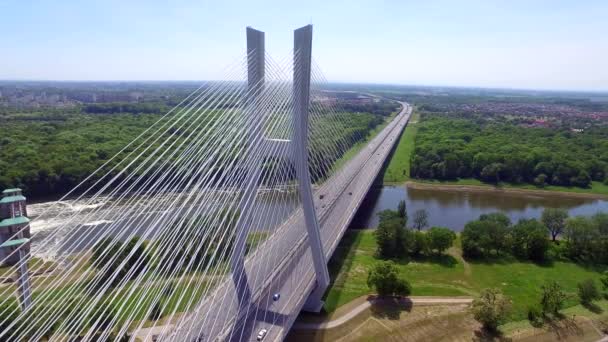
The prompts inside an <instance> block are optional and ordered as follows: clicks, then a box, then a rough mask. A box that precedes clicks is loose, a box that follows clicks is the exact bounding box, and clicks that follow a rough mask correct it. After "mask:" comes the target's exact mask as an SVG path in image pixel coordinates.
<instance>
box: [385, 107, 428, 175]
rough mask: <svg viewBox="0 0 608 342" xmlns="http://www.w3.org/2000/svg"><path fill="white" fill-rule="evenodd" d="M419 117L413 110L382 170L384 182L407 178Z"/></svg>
mask: <svg viewBox="0 0 608 342" xmlns="http://www.w3.org/2000/svg"><path fill="white" fill-rule="evenodd" d="M419 118H420V114H419V113H418V111H416V110H415V111H414V113H413V114H412V117H411V118H410V121H409V123H408V124H407V126H406V127H405V130H404V131H403V133H402V134H401V138H400V139H399V145H397V149H396V150H395V153H394V154H393V156H392V158H391V160H390V162H389V164H388V167H387V168H386V171H385V172H384V182H387V183H401V182H405V181H406V180H408V179H409V170H410V156H411V155H412V152H414V137H415V136H416V131H417V130H418V125H417V123H418V119H419Z"/></svg>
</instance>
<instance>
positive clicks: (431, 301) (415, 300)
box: [293, 297, 473, 330]
mask: <svg viewBox="0 0 608 342" xmlns="http://www.w3.org/2000/svg"><path fill="white" fill-rule="evenodd" d="M376 301H378V299H370V300H366V301H365V302H363V303H361V304H359V305H357V306H356V307H354V308H352V309H351V310H350V311H348V312H347V313H346V314H344V315H343V316H341V317H338V318H336V319H334V320H332V321H329V322H319V323H299V322H296V323H295V324H294V325H293V328H294V329H300V330H324V329H332V328H335V327H338V326H340V325H342V324H344V323H346V322H348V321H350V320H351V319H353V318H355V317H356V316H357V315H359V314H360V313H361V312H363V311H365V310H367V309H369V308H370V307H371V306H372V305H373V304H374V303H375V302H376ZM400 301H403V304H404V305H446V304H470V303H471V302H472V301H473V299H472V298H464V297H407V298H403V299H401V300H400Z"/></svg>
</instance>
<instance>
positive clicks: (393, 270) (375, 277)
mask: <svg viewBox="0 0 608 342" xmlns="http://www.w3.org/2000/svg"><path fill="white" fill-rule="evenodd" d="M367 286H368V287H369V288H373V289H375V290H376V292H377V293H378V295H380V296H407V295H409V294H410V293H411V291H412V287H411V285H410V283H409V282H408V281H407V280H405V279H403V278H401V277H400V276H399V268H398V267H397V266H396V265H395V263H394V262H392V261H381V262H379V263H377V264H376V265H375V266H374V267H373V268H372V269H371V270H370V271H369V273H368V275H367Z"/></svg>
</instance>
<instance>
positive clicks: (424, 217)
mask: <svg viewBox="0 0 608 342" xmlns="http://www.w3.org/2000/svg"><path fill="white" fill-rule="evenodd" d="M428 218H429V213H428V212H427V211H426V210H425V209H419V210H416V212H415V213H414V227H415V228H416V229H418V231H420V230H421V229H422V228H424V227H426V226H427V225H428V224H429V222H428Z"/></svg>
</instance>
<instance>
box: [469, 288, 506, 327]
mask: <svg viewBox="0 0 608 342" xmlns="http://www.w3.org/2000/svg"><path fill="white" fill-rule="evenodd" d="M471 309H472V311H473V317H474V318H475V320H477V321H478V322H479V323H481V324H482V325H483V327H484V329H486V330H488V331H496V328H498V325H499V324H500V323H501V322H503V321H504V319H505V318H506V317H507V315H508V314H509V312H510V311H511V300H510V299H509V298H508V297H506V296H504V295H503V294H502V292H501V291H500V290H499V289H484V290H483V291H481V295H480V296H479V298H476V299H475V300H474V301H473V304H472V307H471Z"/></svg>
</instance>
